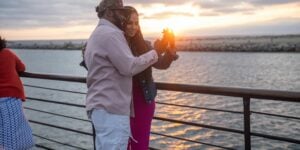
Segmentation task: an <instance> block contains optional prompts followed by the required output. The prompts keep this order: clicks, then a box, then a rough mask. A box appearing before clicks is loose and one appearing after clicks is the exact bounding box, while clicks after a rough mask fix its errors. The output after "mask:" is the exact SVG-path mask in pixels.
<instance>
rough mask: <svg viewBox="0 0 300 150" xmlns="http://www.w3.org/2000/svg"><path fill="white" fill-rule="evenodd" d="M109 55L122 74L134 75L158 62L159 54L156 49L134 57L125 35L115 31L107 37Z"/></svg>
mask: <svg viewBox="0 0 300 150" xmlns="http://www.w3.org/2000/svg"><path fill="white" fill-rule="evenodd" d="M107 40H109V41H106V42H107V55H108V58H109V60H110V61H111V62H112V64H113V65H114V66H115V67H116V68H117V70H118V71H119V72H120V74H122V75H124V76H134V75H136V74H138V73H140V72H142V71H144V70H145V69H146V68H148V67H149V66H151V65H152V64H154V63H155V62H157V60H158V55H157V53H156V51H155V50H150V51H149V52H147V53H145V54H143V55H140V56H139V57H134V56H133V55H132V53H131V50H130V48H129V46H128V44H127V42H126V39H125V37H124V35H122V34H119V33H113V34H112V35H111V36H109V38H108V39H107Z"/></svg>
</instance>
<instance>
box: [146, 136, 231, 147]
mask: <svg viewBox="0 0 300 150" xmlns="http://www.w3.org/2000/svg"><path fill="white" fill-rule="evenodd" d="M151 134H154V135H159V136H163V137H169V138H173V139H177V140H182V141H187V142H191V143H197V144H203V145H207V146H212V147H218V148H223V149H229V150H233V148H229V147H224V146H219V145H214V144H209V143H205V142H200V141H195V140H190V139H186V138H180V137H176V136H171V135H166V134H162V133H157V132H151Z"/></svg>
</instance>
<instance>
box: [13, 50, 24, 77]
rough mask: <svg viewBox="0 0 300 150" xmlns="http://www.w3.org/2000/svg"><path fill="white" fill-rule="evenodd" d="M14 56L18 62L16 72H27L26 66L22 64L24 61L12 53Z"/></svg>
mask: <svg viewBox="0 0 300 150" xmlns="http://www.w3.org/2000/svg"><path fill="white" fill-rule="evenodd" d="M10 52H11V53H12V55H13V56H14V58H15V61H16V70H17V72H18V73H22V72H24V71H25V64H24V63H23V62H22V60H21V59H20V58H19V57H18V56H17V55H16V54H15V53H14V52H12V51H10Z"/></svg>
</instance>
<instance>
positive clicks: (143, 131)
mask: <svg viewBox="0 0 300 150" xmlns="http://www.w3.org/2000/svg"><path fill="white" fill-rule="evenodd" d="M126 8H128V9H129V10H130V11H129V15H128V18H127V21H126V22H125V24H124V31H125V36H126V39H127V41H128V44H129V46H130V48H131V51H132V53H133V55H135V56H139V55H142V54H144V53H146V52H148V51H150V50H151V49H153V48H152V47H151V43H150V42H147V41H145V40H144V38H143V35H142V33H141V30H140V26H139V19H138V12H137V11H136V9H134V8H133V7H130V6H126ZM162 40H165V39H162ZM161 43H163V42H161ZM162 46H164V47H165V48H166V52H165V53H164V54H162V55H161V56H159V60H158V62H157V63H156V64H154V65H153V67H155V68H157V69H167V68H168V67H169V66H170V64H171V63H172V62H173V61H174V60H176V59H177V58H178V56H177V55H176V53H175V51H173V50H171V49H169V48H167V47H168V43H166V45H162ZM156 93H157V90H156V87H155V83H154V81H153V78H152V67H149V68H147V69H146V70H145V71H143V72H141V73H140V74H138V75H136V76H134V77H133V110H134V111H133V114H132V117H131V118H130V126H131V133H132V139H130V141H129V144H128V149H129V150H148V149H149V137H150V129H151V121H152V118H153V115H154V109H155V101H154V98H155V96H156Z"/></svg>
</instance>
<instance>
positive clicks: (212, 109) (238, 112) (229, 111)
mask: <svg viewBox="0 0 300 150" xmlns="http://www.w3.org/2000/svg"><path fill="white" fill-rule="evenodd" d="M156 103H157V104H162V105H169V106H177V107H186V108H195V109H204V110H211V111H221V112H228V113H237V114H243V112H241V111H231V110H224V109H214V108H206V107H198V106H187V105H179V104H170V103H164V102H157V101H156Z"/></svg>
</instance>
